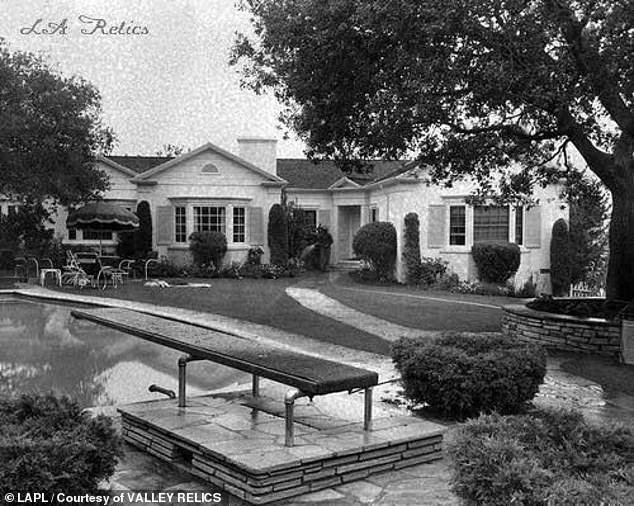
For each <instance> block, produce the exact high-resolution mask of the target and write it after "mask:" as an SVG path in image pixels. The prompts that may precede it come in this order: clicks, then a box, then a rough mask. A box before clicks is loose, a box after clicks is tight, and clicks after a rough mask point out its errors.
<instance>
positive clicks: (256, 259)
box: [246, 246, 264, 265]
mask: <svg viewBox="0 0 634 506" xmlns="http://www.w3.org/2000/svg"><path fill="white" fill-rule="evenodd" d="M263 255H264V250H263V249H262V248H261V247H260V246H252V247H251V248H249V251H248V253H247V261H246V264H247V265H260V264H261V263H262V256H263Z"/></svg>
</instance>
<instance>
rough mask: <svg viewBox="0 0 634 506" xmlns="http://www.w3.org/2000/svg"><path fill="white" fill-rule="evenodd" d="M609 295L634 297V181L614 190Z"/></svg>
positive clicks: (613, 297) (625, 299) (628, 299)
mask: <svg viewBox="0 0 634 506" xmlns="http://www.w3.org/2000/svg"><path fill="white" fill-rule="evenodd" d="M606 295H607V298H608V299H610V300H624V301H632V300H634V185H628V188H627V189H621V190H620V191H618V192H612V218H611V220H610V259H609V262H608V275H607V287H606Z"/></svg>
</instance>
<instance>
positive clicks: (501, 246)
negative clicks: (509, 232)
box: [471, 242, 520, 284]
mask: <svg viewBox="0 0 634 506" xmlns="http://www.w3.org/2000/svg"><path fill="white" fill-rule="evenodd" d="M471 254H472V255H473V260H474V261H475V264H476V266H477V268H478V279H479V280H480V281H484V282H487V283H499V284H503V283H506V281H507V280H508V279H509V278H510V277H511V276H512V275H513V274H515V273H516V272H517V269H519V267H520V248H519V246H518V245H517V244H513V243H510V242H479V243H476V244H474V245H473V246H472V248H471Z"/></svg>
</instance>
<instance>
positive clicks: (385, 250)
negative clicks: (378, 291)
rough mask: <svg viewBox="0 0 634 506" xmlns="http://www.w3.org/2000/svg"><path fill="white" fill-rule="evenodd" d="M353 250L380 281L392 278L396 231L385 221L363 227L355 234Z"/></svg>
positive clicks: (394, 261)
mask: <svg viewBox="0 0 634 506" xmlns="http://www.w3.org/2000/svg"><path fill="white" fill-rule="evenodd" d="M352 249H353V251H354V253H355V255H357V256H358V257H359V258H361V260H364V261H365V262H367V263H368V264H369V266H370V268H371V269H372V270H373V271H374V272H376V274H377V276H378V278H379V279H386V278H391V277H392V275H393V272H394V264H395V263H396V229H395V228H394V225H392V224H391V223H389V222H385V221H375V222H373V223H368V224H367V225H363V226H362V227H361V228H360V229H359V230H358V231H357V233H356V234H355V236H354V239H353V241H352Z"/></svg>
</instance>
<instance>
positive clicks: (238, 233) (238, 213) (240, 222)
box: [233, 207, 246, 242]
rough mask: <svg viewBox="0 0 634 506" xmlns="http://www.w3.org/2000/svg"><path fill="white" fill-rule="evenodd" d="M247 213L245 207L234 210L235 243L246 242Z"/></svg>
mask: <svg viewBox="0 0 634 506" xmlns="http://www.w3.org/2000/svg"><path fill="white" fill-rule="evenodd" d="M245 218H246V213H245V209H244V207H234V208H233V242H245V241H246V219H245Z"/></svg>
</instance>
